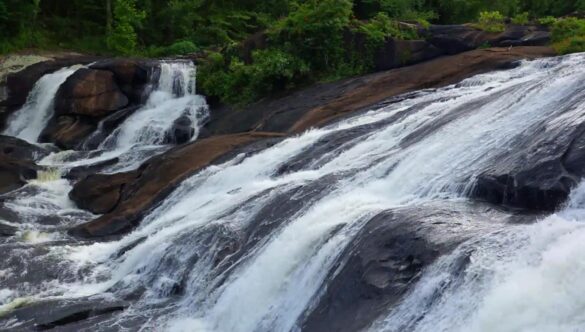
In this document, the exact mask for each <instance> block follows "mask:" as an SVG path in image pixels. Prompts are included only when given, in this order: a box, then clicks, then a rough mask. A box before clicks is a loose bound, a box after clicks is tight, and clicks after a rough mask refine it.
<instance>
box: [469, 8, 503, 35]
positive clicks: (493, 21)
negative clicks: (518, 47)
mask: <svg viewBox="0 0 585 332" xmlns="http://www.w3.org/2000/svg"><path fill="white" fill-rule="evenodd" d="M475 26H476V27H477V28H479V29H481V30H484V31H487V32H503V31H504V30H505V29H506V25H505V24H504V15H502V14H501V13H500V12H498V11H493V12H488V11H485V12H481V13H479V21H478V23H477V24H476V25H475Z"/></svg>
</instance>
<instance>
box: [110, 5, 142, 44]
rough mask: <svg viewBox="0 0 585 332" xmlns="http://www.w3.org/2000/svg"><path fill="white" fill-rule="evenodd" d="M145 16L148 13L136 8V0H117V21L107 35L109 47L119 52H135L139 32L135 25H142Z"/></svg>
mask: <svg viewBox="0 0 585 332" xmlns="http://www.w3.org/2000/svg"><path fill="white" fill-rule="evenodd" d="M145 17H146V14H145V13H144V12H143V11H139V10H138V9H137V8H136V0H116V1H115V6H114V19H115V23H114V27H113V30H112V31H111V32H110V33H109V35H108V37H107V45H108V48H109V49H110V50H112V51H113V52H115V53H118V54H123V55H132V54H135V53H136V47H137V45H138V34H137V33H136V30H135V28H134V27H135V26H138V25H140V23H141V22H142V21H143V20H144V18H145Z"/></svg>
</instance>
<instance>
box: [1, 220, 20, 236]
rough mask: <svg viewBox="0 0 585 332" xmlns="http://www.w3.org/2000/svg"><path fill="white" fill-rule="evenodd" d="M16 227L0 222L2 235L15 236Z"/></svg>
mask: <svg viewBox="0 0 585 332" xmlns="http://www.w3.org/2000/svg"><path fill="white" fill-rule="evenodd" d="M16 231H17V229H16V227H13V226H10V225H6V224H4V223H1V222H0V237H7V236H13V235H14V234H16Z"/></svg>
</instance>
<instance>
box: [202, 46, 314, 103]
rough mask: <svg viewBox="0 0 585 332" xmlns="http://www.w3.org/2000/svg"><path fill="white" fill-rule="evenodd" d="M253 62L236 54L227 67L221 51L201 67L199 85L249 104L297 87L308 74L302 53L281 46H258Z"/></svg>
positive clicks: (224, 97)
mask: <svg viewBox="0 0 585 332" xmlns="http://www.w3.org/2000/svg"><path fill="white" fill-rule="evenodd" d="M252 59H253V62H252V63H251V64H245V63H244V62H242V61H241V60H239V59H237V58H233V59H232V60H231V61H230V63H229V65H228V66H227V68H225V60H224V58H223V56H221V55H220V54H218V53H215V54H212V55H210V56H209V57H208V60H207V62H206V63H205V64H204V65H203V66H202V68H201V69H200V71H199V72H200V74H199V80H200V83H199V86H200V87H201V89H202V90H203V92H204V93H206V94H208V95H212V96H218V97H220V98H221V99H222V100H223V101H226V102H228V103H232V104H247V103H250V102H253V101H256V100H258V99H260V98H261V97H263V96H266V95H269V94H271V93H274V92H276V91H282V90H286V89H289V88H292V87H294V86H295V85H297V84H299V82H303V80H304V79H305V78H306V76H307V75H308V73H309V71H310V68H309V66H308V65H307V64H306V63H305V62H304V61H303V60H301V59H299V58H298V57H296V56H294V55H292V54H290V53H287V52H284V51H281V50H277V49H267V50H256V51H254V52H253V53H252Z"/></svg>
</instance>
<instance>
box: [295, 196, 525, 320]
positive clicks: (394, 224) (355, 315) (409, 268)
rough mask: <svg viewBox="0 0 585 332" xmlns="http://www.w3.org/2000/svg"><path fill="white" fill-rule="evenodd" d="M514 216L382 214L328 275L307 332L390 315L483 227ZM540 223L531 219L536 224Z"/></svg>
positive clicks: (485, 209) (482, 210) (431, 209)
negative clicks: (428, 270) (429, 271)
mask: <svg viewBox="0 0 585 332" xmlns="http://www.w3.org/2000/svg"><path fill="white" fill-rule="evenodd" d="M515 219H516V217H515V215H514V214H508V213H506V212H503V211H499V210H495V209H493V208H491V207H489V206H486V205H482V204H467V203H461V204H459V203H438V204H429V205H425V206H415V207H408V208H399V209H395V210H389V211H386V212H382V213H380V214H379V215H377V216H375V217H374V218H372V219H371V220H369V221H368V222H367V224H366V225H365V226H364V227H363V228H362V229H361V230H360V232H359V233H358V234H357V235H356V236H355V238H354V240H352V241H351V242H350V244H349V247H347V248H346V249H345V250H344V251H343V252H342V254H341V255H340V259H339V260H338V262H337V264H336V265H335V266H334V267H333V268H332V269H330V271H332V272H331V274H330V275H329V277H328V281H327V288H326V290H325V292H324V294H323V295H322V296H321V298H320V299H319V300H318V302H317V303H316V304H315V307H314V308H313V309H312V310H310V312H308V313H306V314H305V317H304V319H303V323H302V330H303V331H307V332H313V331H315V332H318V331H339V332H344V331H347V332H352V331H361V330H363V329H365V328H367V327H368V326H370V325H371V324H372V323H373V322H374V321H375V320H376V319H378V318H379V317H380V316H383V315H386V314H388V313H389V311H390V309H391V308H392V307H393V306H394V305H395V304H396V303H398V302H399V301H400V300H401V299H402V298H403V297H404V295H405V294H407V292H408V291H409V290H410V289H411V288H412V287H414V286H415V284H416V282H417V281H418V280H419V278H420V277H421V275H422V272H423V270H424V269H425V268H427V267H429V266H430V265H431V264H432V263H433V262H435V260H436V259H437V258H439V257H440V256H443V255H445V254H448V253H450V252H451V251H452V250H453V249H455V248H456V247H457V246H458V245H459V244H461V243H462V242H464V241H465V240H467V239H469V238H471V237H472V236H474V235H477V234H484V232H485V231H486V228H485V227H488V228H489V227H494V229H497V228H498V227H505V226H504V225H501V224H497V223H495V222H494V220H498V221H502V220H503V221H508V222H513V221H514V220H515ZM534 220H536V217H532V221H534Z"/></svg>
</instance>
